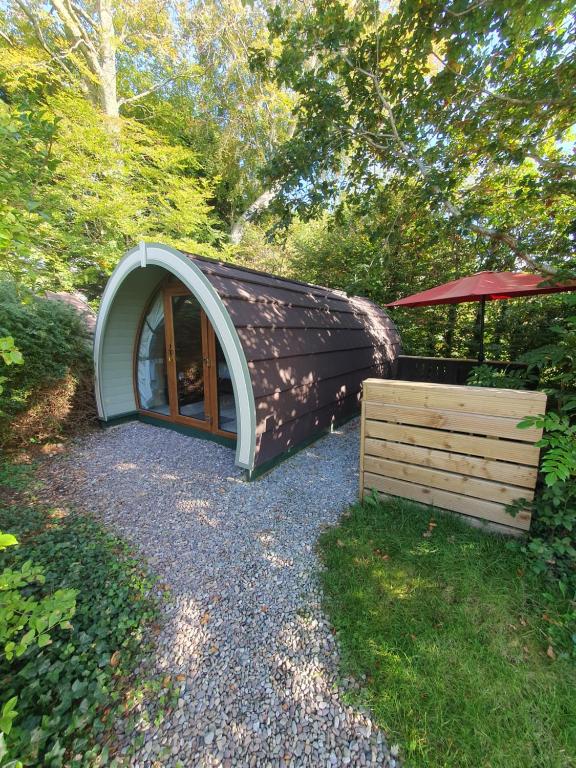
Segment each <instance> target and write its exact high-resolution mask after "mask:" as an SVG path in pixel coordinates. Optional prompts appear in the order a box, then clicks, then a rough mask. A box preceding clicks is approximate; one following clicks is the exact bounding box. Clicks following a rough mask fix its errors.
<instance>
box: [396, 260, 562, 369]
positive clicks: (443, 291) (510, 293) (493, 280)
mask: <svg viewBox="0 0 576 768" xmlns="http://www.w3.org/2000/svg"><path fill="white" fill-rule="evenodd" d="M560 291H576V280H569V281H568V282H565V283H552V282H551V281H550V280H548V281H545V279H544V278H543V277H542V276H541V275H532V274H530V273H529V272H477V273H476V274H475V275H468V277H461V278H460V279H459V280H451V281H450V282H449V283H443V284H442V285H438V286H437V287H436V288H430V289H429V290H427V291H421V292H420V293H414V294H412V296H406V297H405V298H404V299H399V300H398V301H392V302H390V304H386V306H387V307H428V306H431V305H433V304H463V303H464V302H466V301H479V302H480V351H479V354H478V361H479V362H480V363H482V362H484V308H485V304H486V302H487V301H496V300H499V299H514V298H516V297H518V296H534V295H536V294H539V293H559V292H560Z"/></svg>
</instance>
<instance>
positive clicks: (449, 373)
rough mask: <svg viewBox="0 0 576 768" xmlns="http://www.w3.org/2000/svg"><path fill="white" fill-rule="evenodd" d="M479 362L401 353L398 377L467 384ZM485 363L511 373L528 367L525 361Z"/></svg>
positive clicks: (437, 382)
mask: <svg viewBox="0 0 576 768" xmlns="http://www.w3.org/2000/svg"><path fill="white" fill-rule="evenodd" d="M478 364H479V363H478V361H477V360H468V359H457V358H451V357H411V356H410V355H399V357H398V373H397V375H396V378H397V379H401V380H403V381H427V382H430V383H434V384H466V382H467V380H468V376H469V375H470V372H471V371H472V369H473V368H474V367H476V366H477V365H478ZM484 364H485V365H488V366H490V367H491V368H495V369H497V370H500V371H502V370H505V371H509V372H510V373H512V372H516V371H525V370H526V367H527V366H526V365H524V364H523V363H505V362H500V361H498V360H487V361H486V362H485V363H484Z"/></svg>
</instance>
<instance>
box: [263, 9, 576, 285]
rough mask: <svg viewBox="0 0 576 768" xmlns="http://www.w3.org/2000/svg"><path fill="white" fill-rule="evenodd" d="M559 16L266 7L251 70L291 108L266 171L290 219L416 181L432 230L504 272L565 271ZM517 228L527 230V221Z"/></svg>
mask: <svg viewBox="0 0 576 768" xmlns="http://www.w3.org/2000/svg"><path fill="white" fill-rule="evenodd" d="M571 10H572V9H571V4H570V3H569V2H567V1H566V0H556V1H555V2H552V3H550V2H544V0H531V1H530V2H528V3H527V2H524V1H522V2H520V1H519V0H516V1H515V2H509V1H508V0H506V1H504V0H490V2H484V1H482V2H468V3H467V2H464V0H456V1H455V2H453V3H450V4H446V2H440V1H439V0H435V1H434V2H430V3H425V4H424V3H420V2H415V1H414V0H401V2H400V3H399V4H398V7H397V8H396V7H395V6H390V7H388V9H387V10H386V11H385V12H383V11H382V10H381V9H380V4H379V3H377V2H373V1H372V0H360V1H359V2H354V3H352V2H347V1H346V0H336V1H334V0H316V2H314V3H313V4H312V5H311V6H310V7H305V8H302V9H301V10H300V12H299V13H293V12H292V13H291V14H289V15H288V14H286V13H284V12H283V10H282V8H281V7H280V6H278V7H277V8H276V9H275V12H274V14H273V17H272V22H271V32H272V34H273V35H274V40H273V42H272V44H271V45H270V46H269V48H268V49H267V50H261V51H259V54H258V57H257V62H258V66H259V67H260V68H261V70H263V71H268V73H269V74H270V76H271V77H273V78H274V80H275V82H277V83H278V84H279V85H281V86H284V87H289V88H291V89H293V90H294V92H295V93H296V94H297V95H298V104H297V112H296V114H297V120H298V122H297V128H296V131H295V134H294V138H293V139H292V141H290V142H289V143H288V144H287V146H286V147H285V148H284V149H283V151H282V152H281V153H279V154H278V155H277V156H276V157H275V158H274V160H273V162H272V163H271V164H270V173H271V175H272V176H273V178H277V179H282V180H283V187H282V192H283V200H284V202H285V203H287V204H288V206H289V207H290V208H291V209H297V210H299V211H300V212H302V213H303V212H304V211H306V212H308V213H310V212H311V211H312V212H314V211H317V210H319V209H320V208H321V207H322V206H324V205H326V203H327V202H328V201H334V200H338V199H339V198H340V197H341V195H342V192H343V190H345V192H346V194H347V196H348V197H349V196H350V195H355V196H359V197H362V196H364V195H365V194H366V192H367V190H371V189H373V188H374V187H380V186H382V185H383V184H384V185H385V184H386V183H388V182H390V181H391V180H392V179H399V180H404V181H407V180H416V181H417V182H418V186H419V189H420V194H421V199H422V200H423V201H424V200H427V201H432V204H433V205H435V206H436V207H437V211H438V220H441V219H446V218H447V219H449V220H451V222H452V224H453V226H454V228H455V229H456V231H458V232H459V233H461V234H462V235H463V236H465V237H467V238H468V239H471V240H472V241H473V242H474V241H476V242H477V243H478V247H479V249H482V250H483V251H484V252H487V251H489V252H490V253H491V254H492V258H493V259H497V260H500V261H502V262H505V263H506V264H508V265H509V264H511V263H512V264H518V265H519V266H524V267H529V268H531V269H539V270H541V271H554V270H556V269H558V268H566V267H568V266H569V265H570V263H571V259H572V255H571V254H572V250H573V248H572V238H573V234H574V218H575V214H576V209H575V207H574V192H575V175H576V164H575V163H574V161H573V158H572V156H571V152H570V147H571V146H572V138H571V137H572V133H571V132H572V126H573V124H574V113H575V107H576V97H575V96H574V91H573V82H574V74H575V64H576V54H575V52H574V48H573V46H571V45H570V40H571V39H572V36H573V34H574V25H575V21H574V17H573V14H572V13H571ZM527 213H528V218H527V217H526V214H527Z"/></svg>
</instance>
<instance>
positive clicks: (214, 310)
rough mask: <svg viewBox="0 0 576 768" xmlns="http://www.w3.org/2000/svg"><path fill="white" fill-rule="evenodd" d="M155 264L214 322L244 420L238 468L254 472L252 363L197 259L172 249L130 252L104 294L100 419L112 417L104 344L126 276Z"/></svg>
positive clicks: (146, 247) (147, 246) (98, 363)
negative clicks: (104, 378) (107, 403)
mask: <svg viewBox="0 0 576 768" xmlns="http://www.w3.org/2000/svg"><path fill="white" fill-rule="evenodd" d="M149 264H150V265H152V264H153V265H156V266H159V267H163V268H164V269H165V270H167V271H168V272H171V273H172V274H173V275H175V276H176V277H177V278H178V279H179V280H181V281H182V282H183V283H184V285H185V286H186V287H187V288H189V289H190V292H191V293H192V295H193V296H195V297H196V299H197V300H198V301H199V302H200V305H201V307H202V309H203V310H204V312H205V313H206V315H207V317H208V319H209V320H210V322H211V323H212V327H213V328H214V331H215V333H216V336H217V337H218V340H219V341H220V345H221V346H222V351H223V352H224V356H225V358H226V362H227V363H228V367H229V369H230V373H231V375H232V386H233V389H234V397H235V399H236V410H237V418H238V434H237V443H236V464H237V465H238V466H240V467H244V468H246V469H252V468H253V466H254V454H255V448H256V406H255V403H254V393H253V390H252V384H251V381H250V373H249V371H248V363H247V362H246V356H245V355H244V350H243V349H242V345H241V344H240V339H239V338H238V334H237V332H236V329H235V327H234V324H233V322H232V320H231V318H230V315H229V314H228V311H227V310H226V307H225V306H224V304H223V302H222V299H221V298H220V296H218V294H217V292H216V291H215V290H214V288H213V287H212V284H211V283H210V281H209V280H208V278H207V277H206V276H205V275H204V274H203V272H202V271H201V270H200V269H199V268H198V267H197V266H196V264H194V261H193V260H192V259H190V258H189V257H188V256H185V255H184V254H183V253H180V251H177V250H176V249H175V248H171V247H170V246H168V245H162V244H161V243H141V244H140V245H139V246H138V247H137V248H133V249H132V250H130V251H128V253H126V255H125V256H124V257H123V258H122V259H121V260H120V262H119V264H118V266H117V267H116V269H115V270H114V272H113V273H112V275H111V276H110V279H109V280H108V283H107V284H106V288H105V289H104V293H103V295H102V301H101V303H100V311H99V313H98V321H97V323H96V331H95V334H94V370H95V380H96V403H97V406H98V414H99V415H100V418H102V419H104V420H107V418H108V414H107V413H106V409H105V406H104V399H103V397H102V389H103V382H102V381H101V371H102V359H103V355H105V354H106V350H105V349H104V348H103V342H104V338H105V330H106V323H107V319H108V316H109V314H110V310H111V309H112V306H113V304H114V299H115V296H116V293H117V292H118V289H119V288H120V286H121V285H122V283H123V282H124V280H125V279H126V277H127V276H128V275H129V274H130V273H131V272H132V271H133V270H135V269H142V268H144V269H145V268H146V266H148V265H149ZM146 298H148V297H146Z"/></svg>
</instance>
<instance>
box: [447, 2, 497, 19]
mask: <svg viewBox="0 0 576 768" xmlns="http://www.w3.org/2000/svg"><path fill="white" fill-rule="evenodd" d="M489 2H490V0H480V2H478V3H474V4H473V5H471V6H469V7H468V8H466V9H465V10H463V11H453V10H452V9H451V8H446V9H445V11H446V13H447V14H448V15H449V16H454V18H456V19H459V18H460V17H461V16H466V15H467V14H468V13H472V11H475V10H476V8H481V7H482V6H483V5H487V4H488V3H489Z"/></svg>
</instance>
